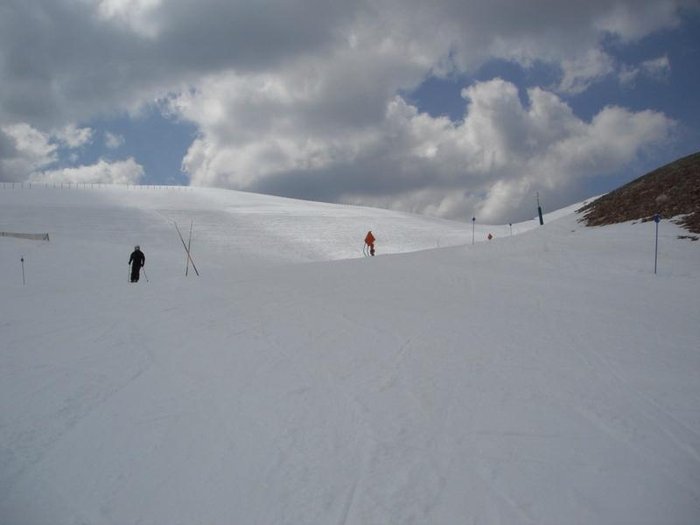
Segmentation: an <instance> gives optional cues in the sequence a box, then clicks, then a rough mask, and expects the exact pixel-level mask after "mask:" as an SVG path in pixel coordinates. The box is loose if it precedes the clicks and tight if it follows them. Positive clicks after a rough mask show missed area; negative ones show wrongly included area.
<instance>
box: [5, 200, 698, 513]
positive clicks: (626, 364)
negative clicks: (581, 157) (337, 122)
mask: <svg viewBox="0 0 700 525" xmlns="http://www.w3.org/2000/svg"><path fill="white" fill-rule="evenodd" d="M578 206H579V205H575V206H571V207H569V208H566V209H564V210H559V211H557V212H555V213H552V214H548V215H546V216H545V225H544V226H543V227H539V226H538V225H537V223H536V221H535V220H533V221H528V222H526V223H521V224H513V227H512V230H513V235H511V234H510V227H509V226H508V225H500V226H499V225H480V224H479V223H478V222H477V223H476V225H475V232H474V240H475V241H476V242H475V244H473V245H472V225H471V224H468V223H458V222H452V221H445V220H441V219H430V218H427V217H420V216H415V215H410V214H405V213H398V212H392V211H387V210H378V209H372V208H362V207H354V206H341V205H332V204H322V203H310V202H304V201H295V200H292V199H283V198H277V197H267V196H261V195H255V194H247V193H240V192H234V191H229V190H214V189H207V188H187V189H182V190H179V191H176V190H175V189H173V190H172V191H168V190H167V189H163V188H161V189H147V188H141V189H136V188H133V187H132V188H131V189H127V188H120V187H103V188H99V189H90V188H83V189H76V188H73V189H70V190H58V189H52V188H32V189H31V190H27V189H24V190H22V191H18V190H14V191H13V190H9V189H2V190H0V230H2V231H9V232H22V233H49V234H50V238H51V240H50V241H49V242H39V241H29V240H23V239H14V238H7V237H2V238H0V265H1V267H2V268H3V272H2V275H0V291H1V293H2V297H3V299H2V301H1V302H0V334H1V339H2V341H3V343H2V345H0V374H2V376H1V377H0V522H1V523H8V524H11V525H15V524H18V525H19V524H37V525H38V524H52V525H53V524H74V523H85V524H124V523H141V524H163V523H168V524H177V523H181V524H195V523H202V524H229V523H240V524H253V523H257V524H278V523H279V524H283V523H284V524H300V523H323V524H325V523H333V524H335V523H341V524H342V523H344V524H358V525H359V524H369V523H402V524H403V523H417V524H424V523H435V524H451V523H533V524H534V523H536V524H560V523H582V524H607V523H609V524H613V523H615V524H619V523H635V524H657V523H666V524H668V523H673V524H675V523H677V524H689V523H695V522H697V520H698V518H699V517H700V350H698V347H700V322H699V321H700V319H699V318H698V312H699V311H700V308H698V307H699V306H700V299H699V298H700V265H698V260H699V255H700V252H699V247H698V243H692V242H689V241H685V240H680V239H678V238H677V237H678V235H681V234H683V230H681V229H680V228H679V227H677V226H676V225H674V224H672V223H671V222H669V221H662V223H661V225H660V241H659V271H658V274H657V275H654V273H653V263H654V261H653V256H654V251H653V250H654V225H653V224H650V223H645V224H631V223H626V224H620V225H614V226H606V227H598V228H586V227H584V226H583V225H581V224H579V223H578V222H577V219H578V216H577V215H576V213H575V212H574V210H575V209H576V208H577V207H578ZM173 221H176V222H177V223H178V225H179V227H180V229H181V231H182V233H183V235H184V236H185V237H187V236H188V233H189V227H190V221H192V224H193V235H192V255H193V258H194V261H195V263H196V264H197V267H198V269H199V271H200V273H201V275H200V276H199V277H197V276H196V275H194V274H193V273H192V269H191V268H190V270H189V275H188V276H187V277H185V265H186V259H185V252H184V250H183V246H182V243H181V241H180V239H179V237H178V235H177V232H176V231H175V228H174V225H173ZM367 230H372V231H373V232H374V234H375V236H376V237H377V239H378V240H377V252H378V256H377V257H374V258H364V257H363V255H362V240H363V238H364V235H365V233H366V231H367ZM488 233H492V234H494V235H495V239H494V240H492V241H486V242H485V239H486V235H487V234H488ZM135 244H139V245H141V247H142V249H143V250H144V252H145V254H146V266H145V269H146V272H147V275H148V282H145V280H144V279H143V276H142V281H141V282H139V283H136V284H130V283H128V282H127V280H128V266H127V261H128V257H129V253H130V252H131V250H132V248H133V246H134V245H135ZM20 258H23V259H24V270H25V280H26V285H23V284H22V274H21V268H20Z"/></svg>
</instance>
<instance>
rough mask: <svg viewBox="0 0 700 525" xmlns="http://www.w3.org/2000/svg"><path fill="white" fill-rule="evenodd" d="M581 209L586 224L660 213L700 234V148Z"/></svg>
mask: <svg viewBox="0 0 700 525" xmlns="http://www.w3.org/2000/svg"><path fill="white" fill-rule="evenodd" d="M578 211H579V212H582V213H583V214H584V215H583V218H582V219H581V221H582V222H585V224H586V225H587V226H602V225H604V224H614V223H618V222H626V221H634V220H641V221H648V220H651V219H653V218H654V214H656V213H660V214H661V217H662V218H663V219H670V218H674V222H676V223H677V224H679V225H681V226H683V227H684V228H685V229H687V230H689V231H691V232H693V233H698V234H700V152H698V153H694V154H693V155H689V156H687V157H683V158H682V159H679V160H677V161H675V162H672V163H670V164H667V165H666V166H663V167H661V168H658V169H656V170H654V171H652V172H651V173H647V174H646V175H643V176H641V177H639V178H638V179H636V180H633V181H632V182H630V183H628V184H625V185H624V186H621V187H620V188H618V189H616V190H614V191H612V192H610V193H608V194H606V195H604V196H603V197H601V198H600V199H597V200H595V201H593V202H591V203H589V204H587V205H586V206H584V207H583V208H581V209H580V210H578ZM691 238H693V237H691ZM694 239H696V240H697V237H694Z"/></svg>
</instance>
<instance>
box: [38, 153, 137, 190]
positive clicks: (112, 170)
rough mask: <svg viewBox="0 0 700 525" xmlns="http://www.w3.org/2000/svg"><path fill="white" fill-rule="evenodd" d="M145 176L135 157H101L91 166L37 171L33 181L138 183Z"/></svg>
mask: <svg viewBox="0 0 700 525" xmlns="http://www.w3.org/2000/svg"><path fill="white" fill-rule="evenodd" d="M143 176H144V170H143V167H142V166H141V165H140V164H139V163H137V162H136V161H135V160H134V159H133V158H128V159H126V160H122V161H117V162H107V161H105V160H103V159H100V160H99V161H98V162H96V163H95V164H92V165H90V166H78V167H74V168H62V169H57V170H46V171H40V172H35V173H33V174H32V176H31V177H30V178H29V180H30V181H32V182H47V183H53V182H68V183H73V184H82V183H95V184H97V183H100V184H138V183H139V182H140V181H141V179H142V178H143Z"/></svg>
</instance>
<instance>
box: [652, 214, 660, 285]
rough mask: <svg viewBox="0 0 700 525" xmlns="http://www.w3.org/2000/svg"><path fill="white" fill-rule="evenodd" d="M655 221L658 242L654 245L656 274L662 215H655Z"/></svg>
mask: <svg viewBox="0 0 700 525" xmlns="http://www.w3.org/2000/svg"><path fill="white" fill-rule="evenodd" d="M654 222H655V223H656V243H655V246H654V274H656V262H657V260H658V258H659V223H660V222H661V215H660V214H658V213H657V214H655V215H654Z"/></svg>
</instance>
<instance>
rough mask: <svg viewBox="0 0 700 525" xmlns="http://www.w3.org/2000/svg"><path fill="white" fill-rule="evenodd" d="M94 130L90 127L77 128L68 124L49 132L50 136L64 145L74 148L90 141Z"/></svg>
mask: <svg viewBox="0 0 700 525" xmlns="http://www.w3.org/2000/svg"><path fill="white" fill-rule="evenodd" d="M93 134H94V131H93V130H92V129H91V128H78V127H77V126H76V125H75V124H68V125H67V126H64V127H63V128H61V129H58V130H54V131H52V132H51V138H52V139H54V140H56V141H58V142H60V143H62V144H63V145H64V146H65V147H67V148H71V149H75V148H79V147H81V146H84V145H85V144H88V143H90V142H91V141H92V137H93Z"/></svg>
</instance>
